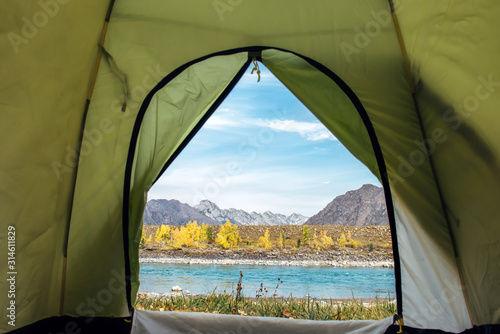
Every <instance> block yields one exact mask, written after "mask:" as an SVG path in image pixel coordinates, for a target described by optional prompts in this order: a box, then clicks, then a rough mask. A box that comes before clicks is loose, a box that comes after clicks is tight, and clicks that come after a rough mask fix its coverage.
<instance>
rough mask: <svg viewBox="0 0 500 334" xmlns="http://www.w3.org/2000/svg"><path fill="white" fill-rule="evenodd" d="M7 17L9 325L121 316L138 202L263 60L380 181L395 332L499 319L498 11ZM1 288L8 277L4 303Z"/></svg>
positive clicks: (3, 182)
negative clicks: (393, 269) (391, 260)
mask: <svg viewBox="0 0 500 334" xmlns="http://www.w3.org/2000/svg"><path fill="white" fill-rule="evenodd" d="M0 8H1V9H2V10H1V11H0V13H1V14H0V15H1V16H2V19H1V20H0V35H1V36H2V38H1V39H0V50H2V51H1V52H0V59H1V60H2V63H3V64H4V65H5V66H2V67H1V69H0V78H1V79H2V80H1V81H0V103H1V104H0V106H1V107H0V108H1V112H0V117H1V121H0V138H1V139H0V140H1V142H2V149H1V150H0V154H2V158H1V159H0V213H1V215H2V218H3V219H2V222H3V224H2V226H3V227H2V230H1V231H0V248H2V249H7V246H8V233H7V232H8V230H7V228H8V226H12V227H14V228H15V231H16V245H15V249H16V253H15V269H16V272H17V274H16V275H15V276H16V285H15V287H16V294H15V295H16V296H15V303H16V327H21V326H25V325H28V324H30V323H33V322H36V321H38V320H40V319H44V318H48V317H51V316H57V315H69V316H84V317H85V316H87V317H93V316H100V317H124V316H129V315H130V309H129V308H130V306H131V305H133V300H134V294H135V291H136V290H137V287H138V285H137V284H138V281H137V273H138V262H137V247H138V237H139V230H140V227H141V225H142V222H141V211H142V209H143V206H144V204H145V200H146V197H145V196H146V194H147V191H148V189H149V188H150V187H151V185H152V183H153V182H154V180H156V178H157V177H158V176H159V174H161V172H162V171H163V170H164V167H165V166H166V165H167V164H168V161H171V159H173V158H175V156H176V154H178V152H179V150H180V149H181V148H182V147H183V145H185V144H186V143H187V140H188V139H189V138H190V137H191V136H192V135H193V134H194V133H195V132H196V129H197V128H198V127H199V126H200V125H201V123H202V122H203V121H204V120H206V118H205V115H207V116H208V115H209V114H210V113H211V112H212V111H213V108H214V107H216V106H217V103H219V102H220V99H222V98H223V97H224V96H225V95H226V94H227V93H228V91H229V90H230V88H231V86H232V85H233V84H234V83H235V82H236V80H237V78H238V75H239V73H240V71H241V70H242V69H243V68H245V66H246V65H247V64H248V62H249V60H251V59H252V58H253V57H255V51H256V50H259V55H260V60H261V61H262V62H263V63H264V64H265V65H266V66H268V67H269V68H270V70H271V71H272V72H273V73H274V74H275V75H276V77H277V78H278V79H279V80H281V81H282V82H283V83H284V84H285V86H287V87H288V88H289V89H290V90H291V91H292V92H293V93H294V94H295V96H297V98H298V99H299V100H301V101H302V103H304V105H306V106H307V107H308V108H309V109H310V110H311V112H313V113H314V114H315V115H316V116H317V117H318V119H320V120H321V121H322V122H323V123H324V124H325V125H326V126H327V127H328V128H329V129H330V130H331V131H332V133H333V134H334V135H335V136H337V138H338V139H339V140H340V141H341V142H342V143H343V144H344V145H345V146H346V147H347V148H348V149H349V150H350V151H351V153H353V155H354V156H356V157H357V158H358V159H359V160H360V161H362V162H363V163H364V164H365V165H366V166H367V167H368V168H369V169H370V170H371V171H372V172H373V173H374V174H375V175H376V176H377V177H379V179H381V180H387V186H386V189H385V190H386V194H390V195H391V196H390V197H388V200H389V203H388V204H389V206H388V207H391V206H392V207H393V210H391V211H393V212H392V213H393V218H394V219H393V220H394V223H393V226H392V227H393V232H394V235H393V238H394V239H393V240H394V247H395V249H397V250H398V255H399V256H398V258H397V259H396V261H397V264H398V265H399V267H400V275H399V276H400V277H399V282H400V284H399V285H400V286H399V288H400V289H401V291H402V295H401V296H400V298H398V299H399V300H398V308H399V309H400V310H402V314H401V315H402V316H403V317H404V320H405V324H406V325H408V326H411V327H415V328H436V329H441V330H445V331H451V332H461V331H463V330H465V329H466V328H470V327H471V326H472V325H473V324H476V325H485V324H498V323H500V289H498V286H499V285H500V261H498V258H499V257H500V224H499V223H498V222H499V220H500V207H499V206H498V205H497V203H496V202H497V199H498V198H500V175H499V174H500V168H499V147H500V132H499V131H498V129H497V128H498V121H499V120H498V117H499V116H498V113H497V112H496V108H497V106H498V105H499V103H500V92H499V87H500V69H499V67H498V61H497V59H496V58H497V55H498V54H499V53H500V43H499V42H498V38H497V36H496V32H497V31H498V30H499V28H500V27H499V25H500V21H498V20H497V18H498V16H499V15H500V5H499V4H498V3H497V2H495V1H493V0H484V1H482V2H481V3H475V2H468V1H465V0H460V1H459V0H456V1H442V2H435V1H430V0H426V1H419V2H415V1H411V0H401V1H397V2H396V1H395V2H392V1H385V0H375V1H330V0H318V1H315V2H305V1H299V0H273V1H264V0H255V1H251V2H250V1H244V0H215V1H195V0H169V1H163V0H147V1H141V2H137V1H132V0H116V1H110V2H109V3H107V2H103V1H99V0H87V1H85V2H77V1H66V0H40V1H37V2H33V1H28V0H21V1H15V2H3V3H2V4H1V5H0ZM108 14H110V15H109V18H108V19H107V17H108ZM393 14H394V15H395V16H396V17H397V22H399V25H396V24H395V23H394V22H395V21H394V20H393ZM107 21H109V23H107V24H106V23H105V22H107ZM100 43H103V44H102V45H100ZM261 46H265V47H261ZM406 55H407V56H406ZM315 64H316V65H317V66H315ZM328 73H334V74H335V75H336V76H337V77H338V78H340V79H341V82H335V83H334V81H332V80H330V79H331V77H329V76H328V75H327V74H328ZM94 74H95V81H94V80H93V79H92V78H93V77H94ZM167 79H168V80H167ZM163 80H165V81H166V82H162V81H163ZM342 84H345V85H346V86H347V87H348V88H349V91H351V92H352V96H349V94H346V91H345V90H342V89H339V88H340V85H342ZM153 91H154V92H153ZM341 91H342V92H341ZM87 99H88V100H87ZM356 101H358V102H359V105H357V103H358V102H356ZM146 102H147V103H146ZM360 109H362V110H363V113H364V115H366V117H367V122H368V123H367V122H366V120H364V119H363V118H362V116H361V114H360V113H359V110H360ZM176 113H177V114H176ZM367 124H370V125H371V128H372V130H368V128H367V127H366V126H367ZM370 131H373V134H371V132H370ZM150 144H154V145H153V146H150ZM374 145H375V146H377V145H378V147H379V149H380V152H378V153H377V152H375V151H374ZM380 159H382V162H383V164H381V163H380ZM382 165H383V166H384V168H385V170H384V169H381V166H382ZM392 213H391V214H392ZM1 264H2V271H3V272H5V273H7V272H9V270H8V268H7V263H6V261H2V262H1ZM9 289H10V284H9V283H8V282H7V281H6V280H0V294H1V295H2V296H6V295H7V294H8V291H9ZM8 314H9V311H8V310H7V308H6V307H2V311H1V312H0V316H1V317H2V319H7V315H8ZM12 329H13V328H12V326H11V325H9V324H7V323H6V322H2V323H1V324H0V331H3V332H6V331H10V330H12Z"/></svg>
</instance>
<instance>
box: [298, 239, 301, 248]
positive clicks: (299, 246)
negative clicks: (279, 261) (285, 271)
mask: <svg viewBox="0 0 500 334" xmlns="http://www.w3.org/2000/svg"><path fill="white" fill-rule="evenodd" d="M301 241H302V240H300V238H298V239H297V248H300V242H301Z"/></svg>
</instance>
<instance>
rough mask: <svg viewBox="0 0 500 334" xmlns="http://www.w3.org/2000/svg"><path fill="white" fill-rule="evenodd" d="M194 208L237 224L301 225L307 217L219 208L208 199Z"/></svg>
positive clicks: (207, 214) (206, 214) (223, 220)
mask: <svg viewBox="0 0 500 334" xmlns="http://www.w3.org/2000/svg"><path fill="white" fill-rule="evenodd" d="M194 208H195V209H196V210H198V211H199V212H200V213H203V214H204V215H205V216H207V217H209V218H212V219H214V220H216V221H218V222H223V223H225V222H226V221H227V220H229V221H231V222H234V223H235V224H237V225H302V224H304V222H305V221H306V220H307V218H308V217H305V216H302V215H300V214H298V213H293V214H291V215H290V216H285V215H282V214H279V213H278V214H276V213H272V212H271V211H266V212H264V213H257V212H252V213H248V212H246V211H244V210H237V209H232V208H231V209H224V210H221V209H220V208H219V207H218V206H217V205H216V204H215V203H212V202H210V201H208V200H204V201H201V202H200V204H198V205H196V206H195V207H194Z"/></svg>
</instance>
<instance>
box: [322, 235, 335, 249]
mask: <svg viewBox="0 0 500 334" xmlns="http://www.w3.org/2000/svg"><path fill="white" fill-rule="evenodd" d="M320 241H321V247H322V248H323V249H327V248H330V246H332V245H333V239H332V237H329V236H327V235H326V231H323V233H322V234H321V240H320Z"/></svg>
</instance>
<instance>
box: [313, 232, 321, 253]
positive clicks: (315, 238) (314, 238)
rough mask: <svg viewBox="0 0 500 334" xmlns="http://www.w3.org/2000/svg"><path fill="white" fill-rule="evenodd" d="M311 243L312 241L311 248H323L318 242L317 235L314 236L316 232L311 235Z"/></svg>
mask: <svg viewBox="0 0 500 334" xmlns="http://www.w3.org/2000/svg"><path fill="white" fill-rule="evenodd" d="M312 241H313V247H314V248H316V249H317V250H320V249H321V248H323V247H322V245H321V243H320V242H319V241H318V235H317V234H316V232H315V233H314V235H313V238H312Z"/></svg>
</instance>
